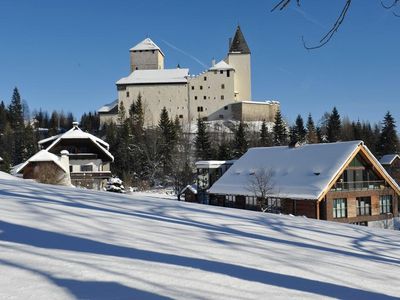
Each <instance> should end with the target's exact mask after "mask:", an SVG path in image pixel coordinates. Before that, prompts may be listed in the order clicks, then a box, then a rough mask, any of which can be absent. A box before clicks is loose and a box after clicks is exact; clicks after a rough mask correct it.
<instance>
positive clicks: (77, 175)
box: [71, 171, 111, 179]
mask: <svg viewBox="0 0 400 300" xmlns="http://www.w3.org/2000/svg"><path fill="white" fill-rule="evenodd" d="M110 177H111V172H110V171H88V172H72V173H71V179H89V178H92V179H108V178H110Z"/></svg>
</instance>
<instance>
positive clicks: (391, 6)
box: [271, 0, 400, 50]
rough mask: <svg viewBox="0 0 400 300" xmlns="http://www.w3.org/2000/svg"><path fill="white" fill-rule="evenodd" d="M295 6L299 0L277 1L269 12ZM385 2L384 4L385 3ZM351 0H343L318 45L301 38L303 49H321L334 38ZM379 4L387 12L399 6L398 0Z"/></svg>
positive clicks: (382, 0) (387, 0)
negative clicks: (341, 5)
mask: <svg viewBox="0 0 400 300" xmlns="http://www.w3.org/2000/svg"><path fill="white" fill-rule="evenodd" d="M295 1H296V4H297V6H300V3H301V0H280V1H278V3H277V4H276V5H275V6H274V7H273V8H272V9H271V12H273V11H276V10H284V9H287V8H288V7H289V4H290V3H291V2H295ZM385 1H386V2H385ZM351 2H352V0H345V3H344V5H343V8H342V10H341V11H340V14H339V16H338V17H337V18H336V21H335V22H334V23H333V25H332V26H331V28H330V29H329V31H328V32H326V33H325V34H324V35H323V36H322V38H321V39H320V40H319V42H318V44H316V45H315V46H309V45H307V43H306V42H305V40H304V37H302V41H303V45H304V48H306V49H307V50H312V49H317V48H321V47H322V46H324V45H325V44H327V43H328V42H329V41H330V40H331V39H332V37H333V36H334V34H335V33H336V32H337V31H338V30H339V28H340V26H341V25H342V23H343V21H344V19H345V18H346V15H347V13H348V11H349V9H350V5H351ZM381 4H382V7H383V8H385V9H388V10H393V9H395V8H396V7H399V6H400V0H381ZM392 13H393V15H395V16H396V17H400V15H399V14H398V13H396V12H395V11H392Z"/></svg>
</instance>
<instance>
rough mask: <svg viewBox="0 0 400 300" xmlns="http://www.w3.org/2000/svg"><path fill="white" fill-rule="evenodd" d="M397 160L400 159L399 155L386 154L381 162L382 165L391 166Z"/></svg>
mask: <svg viewBox="0 0 400 300" xmlns="http://www.w3.org/2000/svg"><path fill="white" fill-rule="evenodd" d="M396 158H400V156H399V155H398V154H386V155H384V156H382V158H381V159H380V160H379V162H380V163H381V165H391V164H392V162H393V161H394V160H395V159H396Z"/></svg>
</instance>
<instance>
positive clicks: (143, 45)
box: [129, 38, 165, 56]
mask: <svg viewBox="0 0 400 300" xmlns="http://www.w3.org/2000/svg"><path fill="white" fill-rule="evenodd" d="M140 50H142V51H146V50H158V51H160V53H161V54H162V55H163V56H165V55H164V53H163V52H162V51H161V48H160V47H158V46H157V45H156V43H154V42H153V41H152V40H151V39H150V38H146V39H144V40H143V41H141V42H140V43H138V44H137V45H136V46H133V47H132V48H131V49H129V51H140Z"/></svg>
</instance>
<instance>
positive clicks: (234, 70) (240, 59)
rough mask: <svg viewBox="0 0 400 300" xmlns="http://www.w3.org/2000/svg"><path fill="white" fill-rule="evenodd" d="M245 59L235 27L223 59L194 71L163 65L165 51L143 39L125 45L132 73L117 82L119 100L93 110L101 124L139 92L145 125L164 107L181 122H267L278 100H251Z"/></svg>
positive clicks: (243, 45)
mask: <svg viewBox="0 0 400 300" xmlns="http://www.w3.org/2000/svg"><path fill="white" fill-rule="evenodd" d="M250 58H251V53H250V49H249V47H248V45H247V43H246V40H245V39H244V36H243V34H242V31H241V29H240V27H239V26H238V27H237V30H236V33H235V36H234V38H233V40H232V41H231V42H230V47H229V52H228V54H227V56H226V58H225V59H223V60H221V61H220V62H218V63H214V62H213V63H212V66H211V67H210V68H209V69H208V70H206V71H204V72H203V73H201V74H199V75H195V76H194V75H190V73H189V69H185V68H176V69H164V59H165V56H164V53H163V52H162V50H161V49H160V48H159V47H158V46H157V45H156V44H155V43H154V42H153V41H152V40H151V39H149V38H146V39H145V40H143V41H142V42H140V43H139V44H137V45H136V46H134V47H133V48H131V49H130V67H131V73H130V75H129V76H127V77H124V78H121V79H120V80H118V81H117V82H116V85H117V91H118V99H117V100H115V101H114V102H112V103H110V104H107V105H105V106H103V107H101V108H100V109H99V110H98V113H99V115H100V123H101V125H103V124H105V123H107V122H110V121H114V122H115V121H116V120H117V116H118V109H119V107H121V104H123V106H124V107H125V109H126V111H128V110H129V107H130V106H131V104H132V102H133V101H136V100H137V97H138V95H139V94H140V95H141V97H142V102H143V106H144V110H145V123H146V125H148V126H151V125H156V124H157V123H158V120H159V116H160V112H161V110H162V109H163V107H165V108H166V109H167V111H168V114H169V115H170V117H171V118H175V117H178V118H179V119H180V120H181V122H182V123H184V124H187V123H192V122H193V121H195V120H196V119H197V118H199V117H201V118H203V119H205V120H209V121H213V120H242V121H261V120H266V121H267V122H271V121H273V119H274V116H275V113H276V111H277V110H278V109H279V102H277V101H264V102H259V101H252V98H251V59H250Z"/></svg>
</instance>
